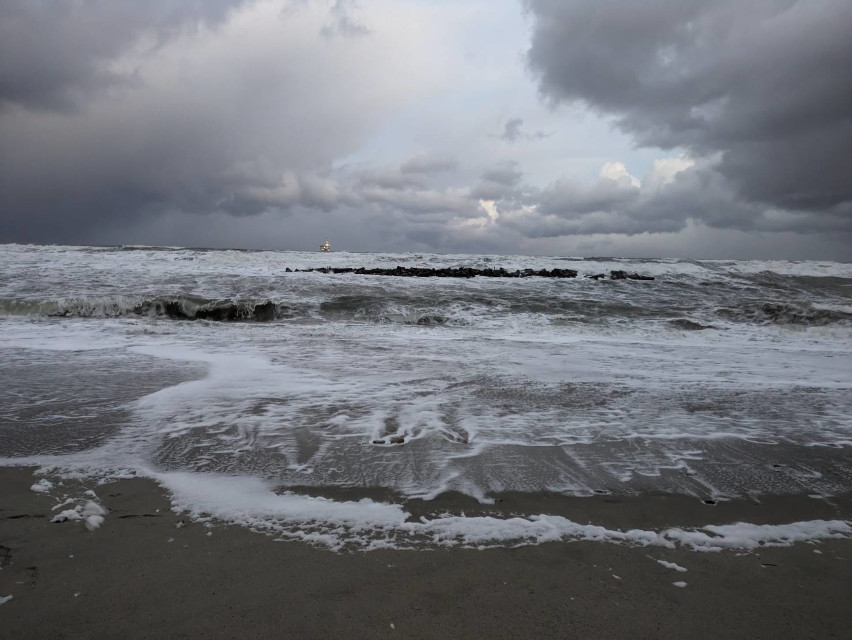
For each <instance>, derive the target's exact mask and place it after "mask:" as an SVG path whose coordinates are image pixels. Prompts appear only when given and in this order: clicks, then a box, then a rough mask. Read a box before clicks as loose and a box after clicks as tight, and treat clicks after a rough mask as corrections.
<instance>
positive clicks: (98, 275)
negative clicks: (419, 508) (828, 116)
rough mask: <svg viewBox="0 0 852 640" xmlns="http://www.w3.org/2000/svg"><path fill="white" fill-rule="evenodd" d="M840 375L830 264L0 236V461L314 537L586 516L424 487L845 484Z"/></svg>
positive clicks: (517, 535) (487, 536)
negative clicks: (508, 506) (462, 505)
mask: <svg viewBox="0 0 852 640" xmlns="http://www.w3.org/2000/svg"><path fill="white" fill-rule="evenodd" d="M326 266H329V267H367V268H376V267H386V268H393V267H396V266H405V267H431V268H442V267H462V266H464V267H474V268H479V269H484V268H489V267H490V268H495V269H496V268H499V267H503V268H506V269H508V270H515V269H520V270H523V269H528V268H531V269H535V270H539V269H553V268H559V269H564V268H570V269H574V270H576V271H577V272H578V277H577V278H574V279H549V278H540V277H529V278H483V277H476V278H469V279H454V278H403V277H384V276H368V275H356V274H332V273H320V272H310V273H304V272H295V271H294V272H287V271H286V269H287V268H290V269H306V268H318V267H326ZM611 270H625V271H629V272H637V273H639V274H642V275H649V276H654V278H655V280H653V281H633V280H609V279H606V278H604V279H600V280H595V279H591V278H589V277H587V276H591V275H595V274H599V273H608V272H609V271H611ZM258 309H260V310H262V311H263V313H260V312H258V311H257V310H258ZM850 391H852V264H848V263H837V262H789V261H729V260H728V261H708V260H701V261H698V260H661V259H644V260H638V259H623V258H611V257H588V258H581V257H526V256H498V255H435V254H425V253H424V254H376V253H372V254H358V253H345V252H332V253H320V252H316V253H305V252H289V251H280V252H277V251H276V252H270V251H236V250H199V249H183V248H171V247H65V246H30V245H27V246H24V245H0V464H3V465H11V464H14V465H23V464H26V465H38V466H40V467H43V468H44V469H45V473H48V472H50V473H53V474H55V477H61V476H62V474H65V475H72V474H76V475H77V476H80V475H85V476H90V477H92V478H100V479H108V478H114V477H125V476H134V475H139V476H145V477H150V478H154V479H155V480H157V481H158V482H160V483H161V484H162V485H163V486H164V487H165V488H166V489H167V490H169V491H170V492H171V495H172V499H173V501H174V504H175V507H176V508H180V509H185V510H188V511H189V512H191V513H193V514H194V515H195V516H196V517H210V516H212V517H216V518H218V519H221V520H224V521H231V522H239V523H243V524H247V525H250V526H255V527H258V528H264V529H267V530H269V531H272V532H273V533H276V534H279V535H282V536H284V537H291V538H292V537H295V538H301V539H307V540H312V541H314V542H317V543H320V544H327V545H329V546H332V547H339V546H340V545H342V544H348V543H350V542H352V541H355V542H356V543H357V544H359V545H361V546H367V547H369V548H375V547H377V546H405V543H404V540H408V539H412V540H413V539H414V538H417V537H418V536H421V537H425V538H429V539H430V540H432V541H433V542H435V541H439V542H444V543H453V544H455V543H457V542H462V543H469V544H482V543H486V542H487V543H494V544H502V543H509V542H511V541H515V542H516V541H517V540H519V539H520V540H533V541H537V540H542V539H554V538H559V537H564V536H570V535H577V536H581V537H582V536H587V535H593V533H594V532H591V531H590V530H588V529H582V530H577V531H574V530H573V529H571V526H574V525H573V523H569V524H565V522H569V521H564V522H562V521H560V520H559V519H555V520H554V519H548V518H549V516H548V515H547V514H538V515H537V516H536V517H534V518H526V519H525V518H517V519H515V520H499V521H498V520H496V519H492V520H493V522H489V521H488V519H487V518H485V519H483V518H465V517H464V516H463V515H452V516H444V517H443V518H438V517H436V518H434V519H432V520H422V521H413V520H412V519H411V518H410V517H409V514H408V513H407V512H406V511H405V507H404V501H405V499H407V498H415V497H417V498H426V499H429V498H432V497H434V496H437V495H439V494H441V493H443V492H447V491H457V492H461V493H464V494H468V495H470V496H473V497H474V498H476V499H477V500H479V501H480V502H482V503H483V504H488V502H489V501H491V500H493V499H494V496H496V495H499V494H501V493H504V492H510V491H511V492H515V491H517V492H541V491H547V492H556V493H561V494H567V495H576V496H589V495H595V494H617V495H641V494H643V493H649V492H653V493H674V494H685V495H689V496H694V497H695V498H696V499H697V500H707V501H710V502H712V501H719V500H726V499H731V498H741V497H755V498H759V496H761V495H765V494H805V495H811V496H814V497H815V498H819V497H823V498H824V497H827V496H831V495H835V494H839V493H846V492H849V491H850V489H852V464H850V451H852V392H850ZM48 484H49V482H48ZM45 486H46V485H45ZM328 487H336V488H346V489H348V490H352V491H351V492H350V493H351V495H353V496H355V497H354V498H352V499H351V500H333V499H330V498H326V497H319V496H321V495H322V489H323V488H328ZM375 488H382V489H386V490H390V491H391V492H392V493H393V495H395V496H398V501H396V502H384V501H376V500H372V499H369V498H363V499H358V493H357V491H358V490H359V489H363V490H365V491H367V490H370V489H375ZM576 526H579V525H576ZM566 527H567V528H566ZM847 529H848V525H847ZM850 531H852V529H850ZM646 533H647V532H646ZM610 534H612V535H615V536H616V538H617V537H618V536H617V535H616V534H617V532H616V533H613V532H609V533H606V534H601V535H603V536H604V537H607V536H609V535H610ZM719 535H720V534H718V533H717V534H715V537H716V538H718V537H719ZM640 538H641V536H640ZM669 539H670V540H671V539H674V538H672V537H671V535H669Z"/></svg>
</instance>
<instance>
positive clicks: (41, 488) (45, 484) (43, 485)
mask: <svg viewBox="0 0 852 640" xmlns="http://www.w3.org/2000/svg"><path fill="white" fill-rule="evenodd" d="M51 489H53V483H52V482H50V480H47V479H46V478H42V479H41V480H39V481H38V482H36V483H35V484H34V485H32V486H31V487H30V491H35V492H36V493H47V492H48V491H50V490H51Z"/></svg>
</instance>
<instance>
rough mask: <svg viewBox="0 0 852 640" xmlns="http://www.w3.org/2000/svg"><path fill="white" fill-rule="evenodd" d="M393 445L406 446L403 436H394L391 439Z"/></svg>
mask: <svg viewBox="0 0 852 640" xmlns="http://www.w3.org/2000/svg"><path fill="white" fill-rule="evenodd" d="M390 443H391V444H405V438H403V437H402V436H394V437H393V438H391V439H390Z"/></svg>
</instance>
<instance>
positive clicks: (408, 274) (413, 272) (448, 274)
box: [285, 267, 654, 280]
mask: <svg viewBox="0 0 852 640" xmlns="http://www.w3.org/2000/svg"><path fill="white" fill-rule="evenodd" d="M285 271H286V272H287V273H296V272H302V273H306V272H309V271H315V272H317V273H354V274H357V275H364V276H397V277H402V278H475V277H477V276H479V277H483V278H532V277H538V278H576V277H577V272H576V271H574V270H573V269H550V270H548V269H538V270H536V269H516V270H515V271H507V270H506V269H503V268H499V269H474V268H472V267H457V268H453V267H445V268H442V269H431V268H429V267H396V268H395V269H366V268H364V267H358V268H352V267H319V268H314V269H292V270H291V269H290V268H289V267H288V268H287V269H286V270H285ZM588 277H590V278H594V279H595V280H598V279H600V278H607V276H606V274H603V273H600V274H597V275H593V276H588ZM608 279H609V280H653V279H654V278H653V277H652V276H643V275H640V274H638V273H627V272H626V271H610V272H609V276H608Z"/></svg>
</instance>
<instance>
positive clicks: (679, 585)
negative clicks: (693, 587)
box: [672, 581, 686, 589]
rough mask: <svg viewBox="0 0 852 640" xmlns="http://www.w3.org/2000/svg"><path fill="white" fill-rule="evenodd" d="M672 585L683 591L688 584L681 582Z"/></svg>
mask: <svg viewBox="0 0 852 640" xmlns="http://www.w3.org/2000/svg"><path fill="white" fill-rule="evenodd" d="M672 584H673V585H674V586H676V587H680V588H681V589H683V588H684V587H685V586H686V583H685V582H683V581H679V582H672Z"/></svg>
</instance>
